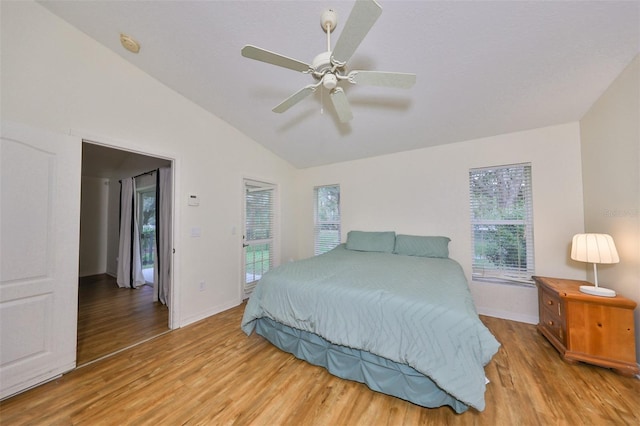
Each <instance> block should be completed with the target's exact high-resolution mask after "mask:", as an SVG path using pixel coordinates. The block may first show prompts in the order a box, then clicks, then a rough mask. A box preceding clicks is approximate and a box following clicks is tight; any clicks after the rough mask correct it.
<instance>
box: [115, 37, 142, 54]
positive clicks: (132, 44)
mask: <svg viewBox="0 0 640 426" xmlns="http://www.w3.org/2000/svg"><path fill="white" fill-rule="evenodd" d="M120 43H122V47H124V48H125V49H127V50H128V51H129V52H132V53H138V52H139V51H140V43H138V42H137V41H135V40H134V39H133V38H132V37H131V36H129V35H127V34H120Z"/></svg>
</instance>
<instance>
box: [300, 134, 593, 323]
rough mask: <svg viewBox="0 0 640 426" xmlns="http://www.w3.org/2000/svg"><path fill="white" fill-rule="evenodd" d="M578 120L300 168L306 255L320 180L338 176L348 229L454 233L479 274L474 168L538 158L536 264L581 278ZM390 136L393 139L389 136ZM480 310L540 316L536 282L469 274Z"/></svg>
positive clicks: (460, 256) (460, 255) (461, 256)
mask: <svg viewBox="0 0 640 426" xmlns="http://www.w3.org/2000/svg"><path fill="white" fill-rule="evenodd" d="M579 138H580V134H579V127H578V123H570V124H565V125H559V126H553V127H547V128H542V129H535V130H530V131H524V132H518V133H512V134H507V135H500V136H494V137H488V138H483V139H478V140H471V141H466V142H461V143H457V144H450V145H443V146H437V147H432V148H426V149H421V150H415V151H408V152H402V153H398V154H391V155H385V156H380V157H375V158H369V159H364V160H357V161H350V162H345V163H339V164H333V165H329V166H322V167H315V168H310V169H306V170H300V171H298V173H297V178H296V179H297V182H298V187H297V191H298V199H299V200H300V201H299V204H298V212H299V217H300V220H299V223H298V236H299V247H298V253H299V256H300V257H308V256H311V255H312V254H313V187H314V186H317V185H326V184H335V183H337V184H340V194H341V199H340V200H341V215H342V238H343V241H344V240H345V238H346V234H347V232H348V231H350V230H354V229H357V230H366V231H387V230H391V231H396V232H398V233H403V234H414V235H444V236H448V237H450V238H451V240H452V241H451V243H450V245H449V249H450V257H451V258H453V259H455V260H457V261H458V262H460V263H461V264H462V266H463V268H464V271H465V274H466V276H467V278H469V277H470V276H471V231H470V214H469V181H468V179H469V169H470V168H475V167H486V166H493V165H502V164H513V163H523V162H530V163H531V164H532V177H533V182H532V186H533V203H534V212H533V217H534V240H535V262H536V274H537V275H542V276H555V277H564V278H576V279H583V278H585V276H586V273H585V270H584V268H583V266H582V265H579V264H575V263H574V262H571V261H570V260H569V255H568V253H569V244H570V242H571V237H572V236H573V234H575V233H577V232H581V230H582V229H583V202H582V175H581V167H580V139H579ZM390 143H392V141H390ZM471 290H472V293H473V296H474V299H475V302H476V305H477V307H478V310H479V312H480V313H485V314H488V315H494V316H499V317H503V318H509V319H515V320H519V321H525V322H531V323H536V322H537V320H538V301H537V293H536V290H535V288H526V287H515V286H506V285H499V284H487V283H475V282H474V283H471Z"/></svg>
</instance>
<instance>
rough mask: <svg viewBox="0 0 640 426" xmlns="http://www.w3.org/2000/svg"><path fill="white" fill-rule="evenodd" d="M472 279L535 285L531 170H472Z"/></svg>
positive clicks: (520, 167) (513, 167)
mask: <svg viewBox="0 0 640 426" xmlns="http://www.w3.org/2000/svg"><path fill="white" fill-rule="evenodd" d="M469 188H470V191H469V192H470V205H471V237H472V242H473V259H472V278H473V279H476V280H490V281H505V282H514V283H532V278H531V276H532V275H534V256H533V199H532V191H531V165H530V164H514V165H507V166H499V167H491V168H482V169H471V170H470V171H469Z"/></svg>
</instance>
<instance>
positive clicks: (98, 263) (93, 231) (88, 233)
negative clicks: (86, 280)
mask: <svg viewBox="0 0 640 426" xmlns="http://www.w3.org/2000/svg"><path fill="white" fill-rule="evenodd" d="M81 188H82V189H81V197H82V198H81V199H82V202H81V204H80V258H79V274H80V276H81V277H86V276H89V275H97V274H104V273H105V272H107V231H108V220H107V209H108V207H109V180H108V179H102V178H94V177H88V176H83V177H82V187H81Z"/></svg>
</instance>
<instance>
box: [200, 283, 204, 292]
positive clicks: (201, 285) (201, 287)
mask: <svg viewBox="0 0 640 426" xmlns="http://www.w3.org/2000/svg"><path fill="white" fill-rule="evenodd" d="M200 291H204V281H200Z"/></svg>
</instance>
